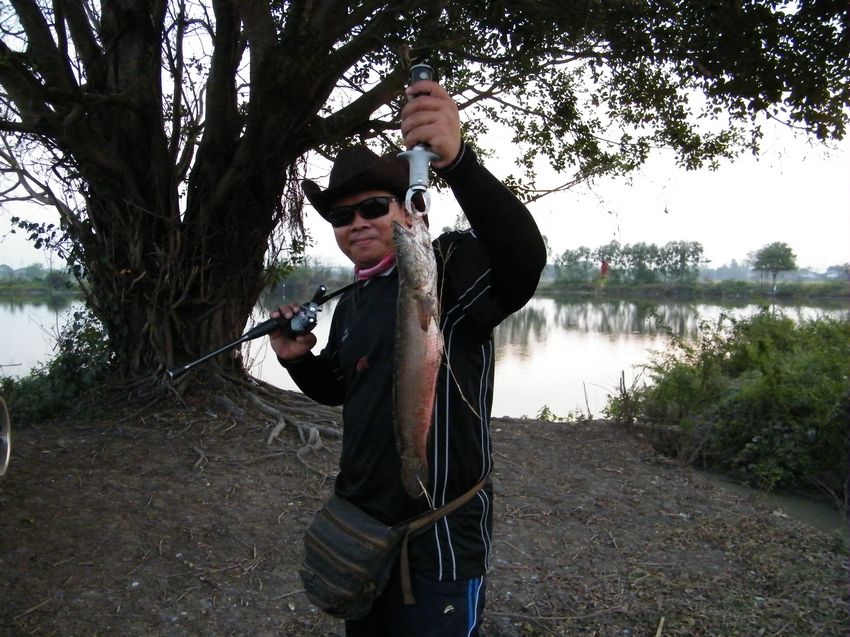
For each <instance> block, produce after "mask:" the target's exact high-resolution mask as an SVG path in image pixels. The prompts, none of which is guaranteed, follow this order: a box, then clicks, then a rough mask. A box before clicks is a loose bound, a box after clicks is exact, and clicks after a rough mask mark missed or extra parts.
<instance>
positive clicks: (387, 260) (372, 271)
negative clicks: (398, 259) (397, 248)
mask: <svg viewBox="0 0 850 637" xmlns="http://www.w3.org/2000/svg"><path fill="white" fill-rule="evenodd" d="M394 265H395V252H390V253H389V254H388V255H387V256H385V257H384V258H383V259H381V260H380V261H378V263H376V264H375V265H373V266H372V267H371V268H354V276H355V277H357V280H358V281H365V280H366V279H372V278H374V277H376V276H380V275H382V274H384V273H385V272H388V271H389V270H390V268H392V267H393V266H394Z"/></svg>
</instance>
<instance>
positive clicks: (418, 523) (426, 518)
mask: <svg viewBox="0 0 850 637" xmlns="http://www.w3.org/2000/svg"><path fill="white" fill-rule="evenodd" d="M486 482H487V478H484V479H483V480H481V482H479V483H477V484H476V485H475V486H473V487H472V488H471V489H470V490H469V491H467V492H466V493H464V494H463V495H461V496H460V497H457V498H455V499H454V500H452V501H451V502H449V503H447V504H444V505H443V506H441V507H440V508H439V509H431V510H430V511H426V512H425V513H423V514H422V515H420V516H419V517H416V518H413V519H412V520H410V521H409V522H403V523H402V524H399V525H397V526H396V527H394V528H396V529H398V530H399V531H401V532H403V533H404V539H403V540H402V541H401V559H400V564H399V567H400V569H401V592H402V596H403V597H404V603H405V604H407V605H412V604H415V603H416V600H415V599H414V597H413V584H412V583H411V580H410V561H409V559H408V550H407V541H408V540H409V539H410V538H411V537H412V536H415V535H418V534H419V533H420V532H422V531H424V530H426V529H428V528H430V527H431V526H432V525H434V524H436V523H437V522H439V521H440V520H441V519H442V518H444V517H446V516H447V515H448V514H449V513H451V512H453V511H455V510H457V509H459V508H460V507H462V506H463V505H464V504H466V503H467V502H469V501H470V500H471V499H472V498H473V497H474V496H475V494H476V493H478V492H479V491H480V490H481V488H482V487H483V486H484V484H485V483H486Z"/></svg>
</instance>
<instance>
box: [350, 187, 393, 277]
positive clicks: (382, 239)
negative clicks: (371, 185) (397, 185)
mask: <svg viewBox="0 0 850 637" xmlns="http://www.w3.org/2000/svg"><path fill="white" fill-rule="evenodd" d="M394 196H395V195H393V194H392V193H390V192H388V191H386V190H366V191H364V192H359V193H356V194H353V195H347V196H345V197H341V198H340V199H338V200H337V201H335V202H334V205H333V207H334V208H336V207H339V206H353V205H356V204H359V203H361V202H363V201H365V200H367V199H370V198H372V197H394ZM393 221H397V222H399V223H401V224H403V225H409V224H408V223H407V221H406V219H405V213H404V208H402V205H401V203H400V202H399V201H392V202H390V208H389V212H388V213H387V214H385V215H383V216H381V217H377V218H375V219H364V218H363V217H362V216H361V215H360V211H359V210H358V211H357V212H355V214H354V219H353V220H352V221H351V223H350V224H348V225H347V226H342V227H340V228H334V236H335V237H336V243H337V245H338V246H339V249H340V250H342V252H343V254H345V256H347V257H348V258H349V259H351V261H352V262H354V265H355V266H356V267H358V268H361V269H362V268H370V267H372V266H373V265H376V264H377V263H378V262H379V261H380V260H381V259H383V258H384V257H385V256H387V255H388V254H389V253H390V252H392V251H393V250H394V249H395V247H394V245H393Z"/></svg>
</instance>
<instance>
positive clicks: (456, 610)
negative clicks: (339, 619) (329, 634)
mask: <svg viewBox="0 0 850 637" xmlns="http://www.w3.org/2000/svg"><path fill="white" fill-rule="evenodd" d="M412 584H413V596H414V597H415V598H416V604H414V605H412V606H407V605H405V604H404V601H403V600H402V596H401V580H400V578H399V573H398V567H396V569H395V570H394V571H393V574H392V576H391V577H390V581H389V583H388V584H387V588H386V589H385V590H384V592H383V593H382V594H381V596H380V597H379V598H378V599H377V600H375V604H374V605H373V606H372V610H371V611H370V612H369V614H368V615H367V616H366V617H364V618H363V619H357V620H354V621H346V622H345V635H346V637H436V636H439V637H477V635H478V628H479V626H480V625H481V615H482V613H483V612H484V592H485V582H484V578H483V577H477V578H475V579H469V580H461V581H456V582H438V581H436V580H432V579H429V578H426V577H423V576H421V575H416V574H415V573H414V574H412Z"/></svg>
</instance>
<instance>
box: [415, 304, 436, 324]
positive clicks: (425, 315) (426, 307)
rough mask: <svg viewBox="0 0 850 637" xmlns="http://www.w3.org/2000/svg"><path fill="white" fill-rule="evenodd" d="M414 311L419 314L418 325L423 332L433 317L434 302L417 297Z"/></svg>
mask: <svg viewBox="0 0 850 637" xmlns="http://www.w3.org/2000/svg"><path fill="white" fill-rule="evenodd" d="M416 312H417V315H418V316H419V327H421V328H422V331H423V332H427V331H428V327H429V326H430V325H431V321H432V320H433V318H434V302H433V300H432V299H431V298H430V297H429V298H424V299H418V300H417V301H416Z"/></svg>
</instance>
